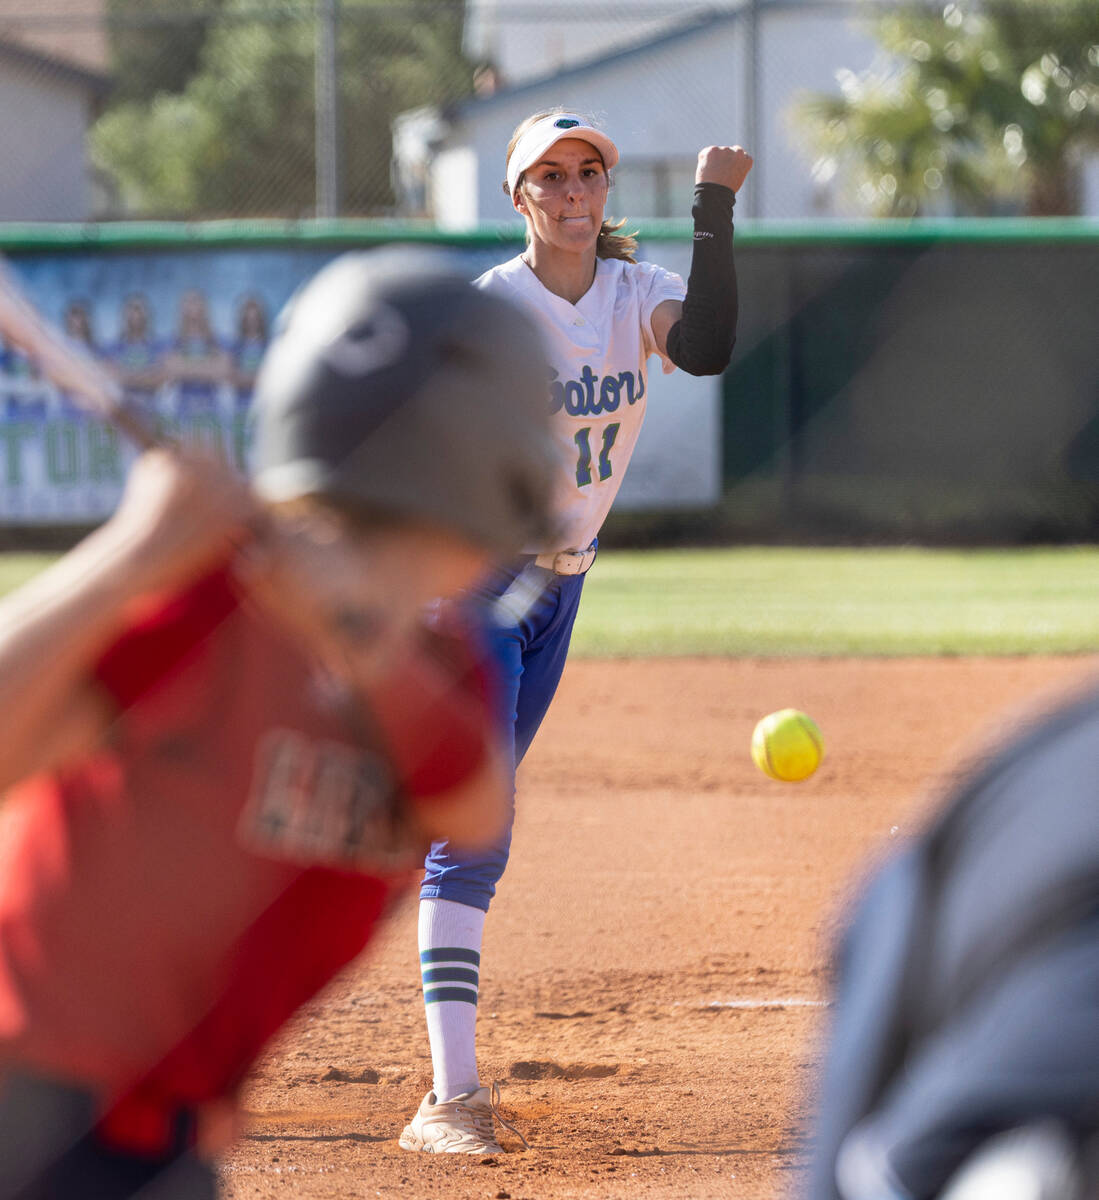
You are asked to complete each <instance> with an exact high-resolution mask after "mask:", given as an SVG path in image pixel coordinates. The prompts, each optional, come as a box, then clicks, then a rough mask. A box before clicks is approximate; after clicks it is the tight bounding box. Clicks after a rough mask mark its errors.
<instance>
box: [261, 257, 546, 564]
mask: <svg viewBox="0 0 1099 1200" xmlns="http://www.w3.org/2000/svg"><path fill="white" fill-rule="evenodd" d="M548 379H549V373H548V368H547V366H546V359H545V354H544V351H543V348H542V345H541V342H540V339H539V337H538V334H537V332H536V330H535V329H534V327H533V325H532V324H531V322H530V321H529V320H528V319H527V318H526V317H525V316H524V315H523V314H521V313H520V312H519V311H518V310H517V309H516V308H515V307H514V306H512V305H511V304H508V303H507V302H506V301H504V300H502V299H500V298H499V297H497V296H493V295H490V294H489V293H487V292H484V291H481V290H479V289H477V288H474V287H473V286H472V285H471V284H469V283H468V282H466V281H465V280H464V279H463V278H462V277H461V276H458V275H456V274H455V273H454V272H453V271H452V270H451V269H449V268H448V267H447V266H446V265H445V263H444V262H443V261H442V259H441V256H439V255H437V254H425V253H423V252H420V251H415V250H384V251H369V252H365V253H362V252H360V253H353V254H346V255H344V256H342V257H341V258H338V259H336V260H335V262H333V263H331V264H329V265H328V266H327V267H325V268H324V269H323V270H322V271H320V272H319V274H317V275H316V276H315V277H314V278H313V279H312V280H311V281H310V282H309V283H308V284H307V285H306V286H305V287H304V288H303V289H302V291H301V292H300V293H299V294H298V295H297V296H296V297H295V298H294V299H293V300H292V301H291V302H290V304H289V305H288V306H287V309H286V311H285V312H284V313H283V315H282V317H281V318H280V322H279V326H278V328H277V330H276V334H275V338H274V340H273V341H272V344H271V346H270V348H269V349H268V351H267V355H266V357H265V358H264V361H263V365H262V367H261V369H260V373H259V377H258V379H257V381H256V399H255V403H256V410H257V414H258V425H257V438H256V459H255V470H254V476H255V484H256V488H257V491H258V492H259V493H260V494H261V495H263V496H265V497H266V498H268V499H271V500H287V499H292V498H294V497H297V496H303V495H309V494H313V495H321V496H323V497H324V498H325V499H327V500H329V501H330V502H332V503H334V504H336V505H337V506H339V507H341V508H343V509H345V510H347V511H349V512H352V513H354V512H356V511H361V512H363V513H364V514H376V513H377V512H379V511H381V512H388V513H393V514H397V515H404V516H410V517H414V518H420V519H423V520H427V521H431V522H433V523H435V524H438V525H443V526H446V527H448V528H451V529H454V530H455V531H457V532H458V533H460V534H462V535H464V536H465V537H467V538H469V539H470V540H472V541H474V542H476V543H478V544H480V545H484V546H487V547H488V548H489V549H491V550H493V551H494V552H496V553H498V554H503V555H509V554H515V553H518V552H519V551H520V550H522V549H523V548H525V547H527V546H547V545H552V544H553V535H554V529H553V525H552V518H551V514H550V501H551V494H552V488H553V480H554V477H555V468H557V469H558V470H559V461H558V458H557V452H556V450H555V449H554V446H553V442H552V440H551V436H550V432H549V405H548V402H547V386H548Z"/></svg>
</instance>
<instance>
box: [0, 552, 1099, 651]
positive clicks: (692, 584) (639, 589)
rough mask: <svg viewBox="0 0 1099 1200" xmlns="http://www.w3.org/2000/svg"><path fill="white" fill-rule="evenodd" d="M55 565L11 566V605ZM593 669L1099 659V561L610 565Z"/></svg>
mask: <svg viewBox="0 0 1099 1200" xmlns="http://www.w3.org/2000/svg"><path fill="white" fill-rule="evenodd" d="M49 561H51V556H50V555H43V554H0V592H2V591H7V590H8V589H9V588H12V587H15V586H17V585H18V584H19V583H20V582H21V581H22V580H24V579H26V578H28V577H29V576H30V575H32V574H33V573H34V572H35V571H37V570H39V569H41V567H43V566H44V565H45V564H46V563H48V562H49ZM573 647H574V652H575V653H577V654H580V655H585V656H588V657H595V656H601V655H611V656H619V657H633V656H653V655H668V654H692V655H693V654H702V655H721V656H745V655H754V656H773V655H899V654H915V655H942V654H994V655H995V654H1074V653H1087V652H1093V651H1099V549H1096V548H1093V547H1090V546H1089V547H1068V548H1063V549H1062V548H1058V549H1041V550H966V551H942V550H919V549H891V550H861V549H854V550H850V549H843V550H836V549H833V550H821V549H812V550H802V549H786V548H781V549H776V548H766V549H757V548H750V549H736V550H661V551H644V552H626V551H607V552H604V553H603V554H601V555H600V556H599V561H598V562H597V563H596V565H595V568H594V569H593V570H592V572H591V574H590V575H589V577H588V579H587V582H586V583H585V585H584V600H583V603H582V604H581V606H580V618H579V620H578V621H577V625H576V633H575V635H574V639H573Z"/></svg>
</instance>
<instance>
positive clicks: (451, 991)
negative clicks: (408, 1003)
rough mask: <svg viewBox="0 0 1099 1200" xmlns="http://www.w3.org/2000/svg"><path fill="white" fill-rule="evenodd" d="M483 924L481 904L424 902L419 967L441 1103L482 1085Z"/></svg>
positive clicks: (442, 901)
mask: <svg viewBox="0 0 1099 1200" xmlns="http://www.w3.org/2000/svg"><path fill="white" fill-rule="evenodd" d="M484 928H485V914H484V913H483V912H482V911H481V910H480V909H479V908H472V907H471V906H470V905H468V904H456V903H455V902H454V901H453V900H421V901H420V920H419V940H420V971H421V974H422V976H423V985H424V1010H425V1012H426V1014H427V1037H428V1041H429V1042H430V1044H431V1067H432V1070H433V1072H434V1074H435V1084H434V1088H433V1091H434V1092H435V1101H436V1103H438V1104H441V1103H443V1102H445V1101H447V1100H452V1099H453V1098H454V1097H455V1096H460V1095H461V1094H462V1093H463V1092H470V1091H473V1090H474V1089H475V1088H478V1087H480V1086H481V1083H480V1079H479V1078H478V1076H477V1043H476V1028H477V992H478V988H479V985H480V976H481V937H482V934H483V933H484Z"/></svg>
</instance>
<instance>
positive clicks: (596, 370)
mask: <svg viewBox="0 0 1099 1200" xmlns="http://www.w3.org/2000/svg"><path fill="white" fill-rule="evenodd" d="M476 286H477V287H482V288H485V289H486V290H488V291H492V292H496V293H497V294H498V295H502V296H505V297H506V298H507V299H509V300H511V301H513V302H517V303H518V304H519V305H520V307H522V308H524V309H526V310H527V312H529V313H531V314H532V316H533V317H534V318H535V320H536V322H537V324H538V327H539V329H540V330H541V331H542V338H543V341H544V343H545V347H546V352H547V354H548V355H549V362H550V404H551V411H552V412H553V415H554V428H555V433H556V438H557V442H558V444H559V446H560V448H561V450H562V452H563V464H564V465H565V470H564V471H563V473H562V478H561V482H560V485H559V487H558V489H557V496H556V499H555V508H556V511H557V515H558V518H559V520H560V523H561V526H562V530H563V532H562V537H561V544H560V545H557V546H531V547H528V550H530V551H531V552H532V553H539V554H540V553H542V552H544V551H548V550H584V549H587V547H588V546H589V545H591V542H592V539H593V538H594V537H595V536H596V534H598V532H599V530H600V527H601V526H602V524H603V521H604V520H605V519H606V516H607V513H608V512H610V508H611V505H612V504H613V503H614V498H615V496H616V495H618V489H619V487H620V486H621V484H622V479H623V476H624V475H625V473H626V467H627V466H628V465H629V461H630V458H631V456H632V455H633V451H634V447H635V446H636V445H637V438H638V435H639V434H640V433H641V422H642V420H643V419H644V416H645V393H646V391H647V381H648V371H647V360H648V358H649V355H651V354H656V353H658V351H657V348H656V343H655V342H654V340H653V334H652V315H653V310H654V309H655V308H656V307H657V305H658V304H660V303H661V302H662V301H664V300H682V299H683V297H684V296H685V295H686V293H687V289H686V286H685V285H684V283H683V280H682V279H681V278H680V276H678V275H675V274H673V273H672V272H671V271H665V270H664V269H663V268H661V267H657V266H654V265H653V264H652V263H647V262H641V263H628V262H623V261H622V260H621V259H616V258H601V259H598V260H597V261H596V269H595V282H594V283H593V284H592V286H591V287H590V288H589V289H588V291H587V292H586V293H585V294H584V295H583V296H582V297H581V298H580V300H579V301H578V302H577V303H576V304H570V303H569V302H568V301H567V300H564V299H562V298H561V297H560V296H555V295H554V294H553V293H552V292H550V291H547V289H546V288H545V287H543V286H542V284H541V282H539V279H538V277H537V276H536V275H535V274H534V272H533V271H532V270H531V269H530V267H528V266H527V264H526V263H525V262H524V261H523V259H522V257H521V256H519V257H516V258H513V259H511V260H510V261H509V262H506V263H503V264H502V265H501V266H498V267H493V268H492V270H491V271H486V272H485V273H484V275H482V276H481V277H480V278H479V279H478V280H476ZM664 366H665V370H667V371H671V370H674V369H675V368H674V367H673V365H672V364H671V363H670V362H668V360H667V359H665V360H664Z"/></svg>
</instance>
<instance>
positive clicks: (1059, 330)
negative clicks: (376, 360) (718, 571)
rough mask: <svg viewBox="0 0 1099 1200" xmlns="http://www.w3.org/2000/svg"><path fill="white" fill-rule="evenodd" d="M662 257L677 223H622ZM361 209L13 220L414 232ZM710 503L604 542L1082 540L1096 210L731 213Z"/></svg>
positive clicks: (185, 233)
mask: <svg viewBox="0 0 1099 1200" xmlns="http://www.w3.org/2000/svg"><path fill="white" fill-rule="evenodd" d="M638 228H639V229H640V233H641V241H642V251H643V254H644V256H645V257H648V258H651V259H652V260H653V261H656V262H661V261H662V260H663V256H664V255H667V256H669V257H676V256H678V258H680V259H682V258H683V256H684V254H685V253H686V246H685V243H687V242H688V241H689V239H690V228H689V225H688V224H687V223H685V222H660V223H651V222H649V223H647V222H640V223H638ZM520 240H521V231H520V229H519V227H518V226H517V225H515V224H509V225H508V226H506V227H499V228H498V227H488V228H481V229H479V230H478V231H476V232H474V233H469V234H462V235H455V234H450V233H442V232H439V231H437V230H435V229H433V228H431V227H429V226H427V225H423V224H416V223H396V222H384V221H382V222H379V221H356V220H333V221H302V222H296V221H222V222H204V223H195V224H186V223H184V224H175V223H158V222H147V223H120V224H100V225H80V226H72V225H54V224H50V225H11V226H6V227H0V250H3V251H4V252H6V253H8V254H10V255H12V256H13V257H14V258H16V259H18V258H19V257H20V256H23V255H29V256H42V255H49V256H53V255H57V256H64V255H71V254H88V253H92V254H104V255H110V254H113V253H123V252H125V253H134V252H146V251H147V252H150V253H156V252H172V253H175V252H179V251H186V250H187V249H188V248H194V249H202V250H205V251H210V250H218V249H222V248H224V249H227V250H228V249H240V248H247V247H286V248H288V249H294V248H303V247H313V248H316V247H331V248H332V249H333V250H336V249H340V248H347V247H353V246H367V245H377V244H382V243H391V242H429V243H434V244H440V245H447V246H455V247H457V248H459V249H465V250H473V249H476V250H479V251H484V250H491V249H493V248H499V249H500V251H501V257H503V256H504V255H505V254H507V253H511V252H513V251H511V249H510V247H511V246H513V245H518V244H519V243H520ZM737 265H738V274H739V280H740V296H741V316H740V334H739V341H738V346H737V350H736V353H735V356H734V361H733V364H732V366H731V367H730V368H729V370H728V371H727V372H726V375H725V378H724V381H723V424H722V442H723V444H722V461H723V475H724V490H723V495H722V497H721V499H720V502H719V503H717V504H715V505H713V506H711V507H708V508H706V509H699V510H692V511H687V512H682V511H681V512H673V513H660V514H644V513H641V514H637V513H630V514H627V515H623V516H620V517H616V518H615V519H614V520H613V521H612V523H611V525H610V527H609V530H608V534H609V540H610V541H612V542H613V541H615V540H618V541H629V542H631V543H635V544H636V543H639V542H646V541H659V542H668V541H698V542H716V541H735V540H745V539H751V540H772V541H774V540H829V541H834V540H845V541H846V540H855V541H858V540H877V541H885V542H904V541H924V542H952V541H955V542H959V541H960V542H998V543H1018V542H1035V541H1078V540H1092V539H1093V537H1094V534H1095V531H1096V528H1097V520H1099V328H1097V326H1099V222H1097V221H1094V220H1087V219H1067V218H1066V219H1045V220H1031V221H1028V220H1021V219H1020V220H1016V219H997V220H985V221H979V220H957V221H916V222H911V223H901V222H876V223H872V224H850V223H838V222H837V223H832V222H828V223H800V222H798V223H783V222H758V223H751V222H742V223H741V224H740V225H739V227H738V232H737Z"/></svg>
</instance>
